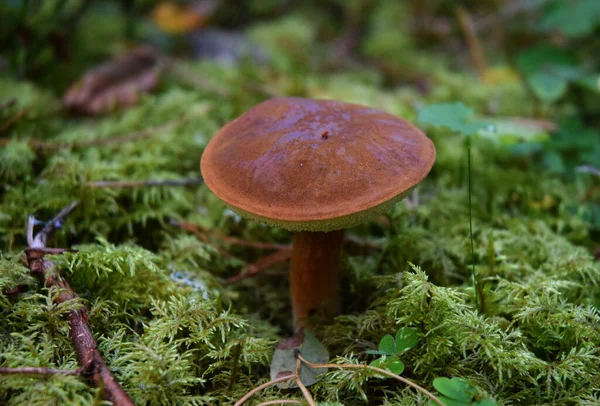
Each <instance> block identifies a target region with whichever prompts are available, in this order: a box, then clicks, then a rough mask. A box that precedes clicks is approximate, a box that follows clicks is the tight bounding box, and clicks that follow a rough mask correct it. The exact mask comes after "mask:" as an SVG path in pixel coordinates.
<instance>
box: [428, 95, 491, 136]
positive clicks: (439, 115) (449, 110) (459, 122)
mask: <svg viewBox="0 0 600 406" xmlns="http://www.w3.org/2000/svg"><path fill="white" fill-rule="evenodd" d="M472 117H473V110H472V109H470V108H468V107H467V106H465V105H464V104H462V103H460V102H455V103H441V104H435V105H431V106H427V107H424V108H422V109H421V110H419V118H418V120H419V123H420V124H429V125H433V126H436V127H447V128H449V129H450V130H452V131H455V132H457V133H459V134H461V135H465V136H469V135H473V134H475V133H477V132H478V131H480V130H484V129H489V128H490V125H491V124H489V123H487V122H484V121H479V120H473V119H472Z"/></svg>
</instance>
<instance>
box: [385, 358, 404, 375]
mask: <svg viewBox="0 0 600 406" xmlns="http://www.w3.org/2000/svg"><path fill="white" fill-rule="evenodd" d="M385 367H386V368H387V369H388V370H389V371H390V372H391V373H393V374H396V375H400V374H401V373H402V372H403V371H404V363H403V362H402V361H400V360H399V359H398V360H395V361H392V362H390V363H389V364H386V366H385Z"/></svg>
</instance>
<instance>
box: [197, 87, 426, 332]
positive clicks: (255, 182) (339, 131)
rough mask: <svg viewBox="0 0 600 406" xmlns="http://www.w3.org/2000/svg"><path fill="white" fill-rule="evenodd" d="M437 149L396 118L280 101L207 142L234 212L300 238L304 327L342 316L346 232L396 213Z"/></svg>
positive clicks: (205, 163)
mask: <svg viewBox="0 0 600 406" xmlns="http://www.w3.org/2000/svg"><path fill="white" fill-rule="evenodd" d="M434 161H435V147H434V146H433V143H432V142H431V140H429V138H427V137H426V136H425V134H423V133H422V132H421V131H420V130H419V129H417V128H416V127H414V126H413V125H411V124H410V123H408V122H406V121H404V120H402V119H400V118H398V117H395V116H393V115H391V114H388V113H385V112H383V111H380V110H375V109H372V108H370V107H366V106H361V105H357V104H348V103H342V102H339V101H333V100H312V99H303V98H293V97H289V98H287V97H286V98H275V99H270V100H267V101H265V102H263V103H260V104H258V105H256V106H254V107H253V108H251V109H250V110H248V111H247V112H245V113H244V114H242V115H241V116H240V117H239V118H237V119H235V120H233V121H232V122H230V123H228V124H227V125H225V126H224V127H223V128H222V129H221V130H219V132H217V134H216V135H215V136H214V137H213V139H212V140H211V141H210V142H209V144H208V145H207V147H206V149H205V151H204V154H203V155H202V159H201V163H200V168H201V171H202V175H203V178H204V181H205V182H206V185H207V186H208V187H209V189H210V190H212V191H213V192H214V193H215V194H216V195H217V196H218V197H219V198H220V199H221V200H223V201H224V202H225V203H226V204H227V205H228V206H229V207H230V208H231V209H232V210H233V211H235V212H237V213H239V214H240V215H242V216H244V217H247V218H250V219H254V220H257V221H260V222H263V223H267V224H269V225H272V226H279V227H283V228H285V229H288V230H290V231H294V232H295V237H294V246H293V253H292V262H291V274H290V290H291V296H292V309H293V314H294V321H295V326H296V329H299V328H301V327H308V325H309V324H308V318H309V317H310V316H313V315H321V316H323V317H324V318H325V319H331V318H333V316H335V315H336V314H338V313H339V312H340V307H341V303H340V288H339V278H338V262H339V257H340V252H341V249H342V245H343V241H344V229H345V228H348V227H352V226H355V225H357V224H359V223H362V222H364V221H365V220H367V219H369V218H372V217H374V216H376V215H378V214H380V213H382V212H384V211H385V210H387V209H389V208H391V207H392V206H393V205H394V204H395V203H396V202H397V201H398V200H400V199H401V198H402V197H403V196H404V195H405V194H406V192H407V191H409V190H410V189H412V188H413V187H414V186H416V185H417V184H418V183H419V182H420V181H421V180H423V178H425V176H426V175H427V174H428V172H429V170H430V169H431V167H432V165H433V163H434Z"/></svg>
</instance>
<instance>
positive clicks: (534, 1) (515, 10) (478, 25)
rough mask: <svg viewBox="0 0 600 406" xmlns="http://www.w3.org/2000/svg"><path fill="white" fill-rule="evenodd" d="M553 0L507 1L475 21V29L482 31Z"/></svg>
mask: <svg viewBox="0 0 600 406" xmlns="http://www.w3.org/2000/svg"><path fill="white" fill-rule="evenodd" d="M551 1H552V0H529V1H513V2H506V3H505V6H504V7H502V8H501V9H500V10H497V11H496V12H494V13H493V14H489V15H487V16H484V17H483V18H480V19H478V20H477V21H475V30H476V31H482V30H486V29H488V28H491V27H494V26H495V25H498V24H502V23H505V22H506V21H507V20H509V19H512V18H514V17H516V16H517V15H519V14H523V13H528V12H530V11H533V10H536V9H539V8H541V7H543V6H544V5H545V4H546V3H549V2H551Z"/></svg>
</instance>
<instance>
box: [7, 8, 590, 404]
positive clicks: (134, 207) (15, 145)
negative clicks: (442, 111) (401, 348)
mask: <svg viewBox="0 0 600 406" xmlns="http://www.w3.org/2000/svg"><path fill="white" fill-rule="evenodd" d="M400 11H401V10H400ZM400 11H398V12H400ZM378 13H380V14H381V13H383V14H386V12H385V10H383V11H379V12H378ZM391 15H392V14H390V16H391ZM390 18H391V17H390ZM90 21H91V20H90ZM311 21H312V20H310V19H307V18H306V17H304V16H297V15H295V16H292V17H288V19H285V20H282V21H279V22H274V23H270V24H267V25H265V26H263V27H262V28H260V29H258V28H257V29H256V30H255V31H254V32H255V34H256V36H257V37H260V38H263V39H265V38H264V37H266V39H265V41H266V40H270V42H271V44H272V45H273V49H274V51H273V52H281V53H284V54H279V55H276V56H275V58H274V64H273V65H274V66H268V67H261V68H257V67H253V68H248V66H246V65H241V66H238V67H236V66H234V67H228V68H223V67H222V66H220V65H218V64H214V63H211V62H208V61H204V62H201V63H198V64H197V65H194V66H192V70H193V71H194V72H196V73H202V74H203V75H205V76H206V77H207V78H208V79H209V80H213V81H214V83H218V84H219V85H220V86H222V87H224V88H225V89H226V90H227V91H228V92H229V93H228V96H227V97H223V96H218V95H215V94H214V93H213V92H211V91H210V90H202V89H194V88H191V87H182V84H181V83H178V82H177V79H176V78H174V77H169V78H167V79H165V81H164V82H163V84H162V86H161V88H160V89H159V90H158V91H156V92H155V93H153V94H151V95H146V96H144V97H143V98H142V100H141V102H140V104H139V105H138V106H136V107H134V108H132V109H130V110H128V111H125V112H115V113H113V114H111V115H108V116H105V117H99V118H95V119H91V118H81V117H69V116H65V115H64V114H63V112H61V111H60V110H59V109H57V108H55V106H56V105H57V101H56V98H54V97H53V96H51V95H49V94H48V93H47V92H46V91H44V90H42V89H41V88H39V87H38V86H36V85H34V84H31V83H25V82H18V81H14V80H9V79H1V80H0V93H1V94H2V95H3V97H7V98H10V97H14V98H16V100H17V103H16V105H15V106H13V107H11V110H10V111H9V112H5V113H3V114H4V115H3V116H2V117H3V119H5V117H9V116H12V115H13V114H15V113H17V112H18V111H20V110H22V109H23V108H30V113H29V114H27V115H25V116H24V117H22V119H21V120H19V121H18V122H17V123H15V125H14V126H13V127H12V128H11V130H10V132H8V133H7V134H6V136H8V137H9V138H11V139H12V142H10V143H8V144H7V145H6V146H5V147H2V149H0V180H1V182H0V249H1V250H2V257H0V292H4V291H6V290H9V289H12V288H14V287H15V286H17V285H24V288H23V291H22V293H20V294H17V295H7V294H4V293H0V365H1V366H3V367H19V366H46V367H52V368H62V369H73V368H76V367H77V361H76V356H75V352H74V350H73V348H72V346H71V343H70V339H69V336H68V325H67V323H66V321H65V320H64V318H63V316H64V314H65V313H66V312H68V311H69V310H71V309H74V308H81V307H82V306H85V307H86V308H87V309H88V313H89V316H90V321H91V324H92V328H93V331H94V335H95V337H96V338H97V341H98V345H99V348H100V351H101V352H102V354H103V356H104V358H105V360H106V362H107V364H108V365H109V367H110V368H111V370H112V371H113V372H114V374H115V376H116V378H117V380H118V381H119V382H121V383H122V384H123V386H124V388H125V389H126V390H127V392H128V393H129V394H130V395H131V396H132V397H133V399H134V400H135V401H136V402H137V404H147V405H160V404H165V405H166V404H196V405H227V404H233V403H234V402H235V400H237V399H239V398H240V397H241V396H243V395H244V394H245V393H246V392H248V391H249V390H251V389H252V388H253V387H255V386H257V385H259V384H261V383H264V382H266V380H268V376H269V367H268V365H269V363H270V357H271V355H272V352H273V348H274V346H275V343H276V341H277V339H278V338H279V337H282V336H286V335H289V334H290V332H291V326H290V324H291V322H290V320H291V309H290V304H289V294H288V286H287V279H286V271H287V267H286V266H285V265H283V266H280V267H278V268H277V269H275V270H274V272H270V271H269V272H264V273H262V274H261V275H259V276H257V277H256V278H247V279H244V280H242V281H240V282H239V283H237V284H233V285H226V284H224V283H223V281H224V280H225V279H226V278H228V277H230V276H232V275H235V274H237V273H239V272H241V271H242V270H243V268H244V267H245V266H246V265H248V264H252V263H253V262H255V261H256V260H258V259H259V258H260V257H261V256H263V255H266V254H268V253H270V251H267V250H257V249H252V248H248V247H240V246H236V245H234V244H230V243H227V242H224V241H223V239H222V238H220V237H219V235H232V236H236V237H239V238H243V239H248V240H252V241H263V242H276V243H280V244H285V243H289V242H290V241H291V234H290V233H288V232H286V231H284V230H282V229H279V228H272V227H266V226H264V225H262V224H259V223H257V222H254V221H249V220H245V219H243V218H240V217H239V216H237V215H235V214H233V213H232V212H231V211H229V210H227V209H226V207H225V206H224V205H223V204H222V203H221V202H220V201H218V199H217V198H216V197H215V196H214V195H212V194H211V193H210V191H208V190H207V189H206V188H205V187H204V186H193V187H185V188H176V187H158V186H156V187H138V188H93V187H91V186H90V185H89V184H88V183H89V182H91V181H100V180H146V179H175V178H191V177H199V176H200V174H199V167H198V166H199V165H198V164H199V159H200V156H201V153H202V150H203V148H204V146H205V145H206V143H207V142H208V140H209V139H210V137H211V136H212V134H214V133H215V132H216V130H217V129H218V128H220V127H221V126H222V125H223V124H224V123H225V122H227V121H229V120H231V119H232V118H234V117H235V116H237V115H238V114H240V113H241V112H243V111H245V110H246V109H247V108H249V107H250V106H252V105H254V104H255V103H256V102H257V101H259V100H261V99H263V98H264V95H263V94H260V93H258V92H254V91H253V90H252V89H251V88H244V87H242V86H241V84H244V83H245V81H247V80H251V81H253V82H265V83H266V84H268V85H269V86H272V88H273V89H276V90H280V91H282V92H287V91H289V90H290V89H294V92H299V93H302V94H303V95H304V96H307V97H328V98H336V99H340V100H343V101H346V102H358V103H362V104H367V105H371V106H373V107H376V108H380V109H383V110H386V111H389V112H391V113H394V114H398V115H401V116H403V117H406V118H408V119H410V120H413V121H414V119H415V118H416V109H415V107H418V106H421V105H424V104H427V103H431V102H439V101H450V100H456V99H459V100H462V101H463V102H465V103H466V104H470V105H471V106H472V107H473V108H474V109H475V110H476V111H478V112H486V111H490V110H493V111H494V112H496V113H497V114H498V115H519V116H526V115H529V114H530V113H531V112H533V111H535V109H536V106H535V103H534V102H533V101H532V100H530V98H529V96H528V95H527V93H526V91H525V90H524V89H523V87H522V86H521V85H520V84H518V83H504V84H498V85H481V84H479V83H478V82H477V79H476V78H474V77H473V76H472V75H470V74H468V73H457V72H453V71H451V70H449V69H448V68H447V66H446V65H445V64H438V63H437V62H438V59H437V58H436V57H429V56H428V55H427V54H425V53H423V55H420V56H419V58H416V59H414V60H413V61H414V66H416V67H417V68H418V69H421V70H422V72H424V74H426V75H428V77H429V78H430V79H431V80H432V81H433V82H434V83H435V86H434V87H432V90H431V91H430V92H429V93H427V94H421V93H419V92H417V91H416V90H415V89H414V88H408V87H402V88H399V89H384V88H383V85H384V82H385V80H384V78H383V77H382V75H380V74H379V73H377V72H374V71H373V69H370V68H365V69H362V68H353V69H350V70H348V71H345V72H344V73H343V74H341V73H339V72H331V73H327V72H317V71H311V72H312V73H310V74H305V72H304V70H305V67H306V66H310V65H306V64H305V63H306V60H305V59H303V58H304V57H305V56H306V55H304V54H302V53H300V54H293V52H292V51H290V52H291V53H292V54H291V55H288V54H285V52H286V51H287V49H286V48H288V47H287V46H286V44H288V43H287V42H283V46H282V45H281V43H279V44H278V43H277V39H276V37H275V36H273V37H271V32H275V31H279V34H280V36H279V37H282V38H286V37H290V36H291V37H294V36H297V37H298V38H297V41H298V42H299V43H302V44H308V45H310V44H312V43H313V42H314V41H316V40H317V38H318V30H316V29H315V28H314V27H304V26H302V24H304V23H305V22H308V23H310V22H311ZM392 22H393V21H392ZM386 24H389V22H386ZM386 26H387V25H386ZM401 28H402V27H399V28H398V31H399V32H402V31H403V29H401ZM376 35H377V31H376V30H374V31H373V32H370V33H369V36H368V38H369V41H368V42H369V44H365V45H364V46H365V47H366V49H367V50H368V52H369V54H370V55H374V56H377V55H384V54H385V52H387V51H385V50H386V49H390V48H389V47H390V46H392V45H394V44H393V41H391V39H390V38H375V36H376ZM371 36H372V37H371ZM371 40H373V41H372V42H371ZM390 44H391V45H390ZM402 44H403V47H405V48H406V49H407V52H409V51H410V52H414V50H412V51H411V49H412V46H413V45H412V44H410V43H409V41H408V40H406V41H404V42H402ZM384 51H385V52H384ZM397 62H398V61H397ZM295 63H298V64H301V65H302V66H300V67H299V68H298V67H297V66H295ZM297 68H298V69H297ZM186 86H188V85H186ZM490 106H493V109H488V107H490ZM545 108H546V109H549V112H550V113H552V114H557V115H559V114H560V113H561V111H562V110H561V109H563V108H564V106H562V107H556V108H554V107H548V106H546V107H545ZM182 116H185V117H186V118H187V121H185V122H182V123H181V124H180V125H176V126H173V127H171V128H169V129H165V130H162V131H154V132H152V131H151V132H150V133H149V134H148V135H147V136H145V137H143V138H139V139H136V140H133V141H128V142H124V143H118V144H105V145H95V146H81V145H79V146H78V145H75V144H77V143H85V142H90V141H99V140H104V139H109V138H114V137H119V136H122V135H125V134H129V133H131V132H135V131H139V130H143V129H147V128H153V127H156V126H158V125H161V124H164V123H167V122H171V121H173V120H179V119H180V118H182ZM428 135H429V136H430V137H431V138H432V139H433V140H434V142H435V144H436V150H437V161H436V165H435V166H434V168H433V169H432V172H431V173H430V175H429V176H428V178H427V179H426V180H425V181H424V182H422V183H421V184H420V186H419V188H418V189H417V191H416V193H418V204H417V203H416V200H415V199H414V196H413V195H411V196H409V197H408V201H409V202H408V203H411V204H406V201H405V202H400V203H398V204H396V205H395V206H394V207H393V208H392V209H391V210H390V211H389V212H386V214H385V217H383V218H382V217H379V218H377V219H376V220H372V221H369V222H366V223H364V224H361V225H358V226H356V227H355V228H353V229H351V230H349V232H348V234H349V235H351V236H353V237H358V238H360V239H364V240H365V241H367V242H369V243H372V245H373V246H374V247H371V248H356V247H353V246H351V245H349V246H348V249H347V250H346V253H345V255H344V258H343V261H342V262H343V270H342V271H343V272H342V274H343V279H342V295H343V297H344V307H345V313H344V314H343V315H341V316H339V317H338V318H337V319H336V321H335V323H333V324H332V325H331V326H322V327H320V328H319V329H317V331H316V334H317V335H318V336H319V337H320V338H321V339H322V341H323V342H324V343H325V344H326V345H327V347H328V349H329V351H330V354H331V355H332V358H334V359H335V360H336V361H339V362H342V361H343V362H370V361H371V360H372V359H373V358H372V356H369V355H368V354H365V350H367V349H371V348H372V347H373V346H375V345H376V344H377V343H378V342H379V340H380V339H381V337H383V336H384V335H385V334H390V333H393V332H394V331H396V330H397V329H398V328H399V327H417V328H419V330H420V331H422V332H423V336H422V338H421V339H420V340H419V342H418V344H417V346H416V347H414V348H413V349H411V350H410V351H409V352H407V353H405V354H403V356H402V361H403V363H404V364H405V367H406V369H405V371H404V373H403V375H404V376H406V377H407V378H410V379H412V380H413V381H415V382H416V383H418V384H420V385H422V386H424V387H426V388H428V389H432V382H433V379H434V378H436V377H440V376H446V377H451V376H459V377H462V378H464V379H466V380H468V381H469V382H470V383H472V384H473V385H475V386H477V388H478V390H479V391H480V392H481V394H482V395H483V394H485V395H486V396H490V397H491V398H493V399H495V400H496V401H497V402H498V404H564V405H575V404H596V403H598V397H599V396H600V395H599V393H600V384H599V383H598V380H597V377H598V376H600V367H599V365H600V363H599V362H598V352H597V348H598V347H599V346H600V329H599V328H598V325H600V316H599V314H598V310H597V309H598V306H599V304H600V289H599V288H598V284H599V283H600V265H599V263H598V262H597V261H594V259H593V257H592V256H591V255H590V250H589V248H590V247H595V245H597V238H598V236H597V231H595V230H596V229H595V228H594V227H595V226H594V224H593V223H592V221H591V217H590V216H589V213H587V212H586V211H585V210H584V209H583V208H582V206H581V204H580V201H581V200H582V199H583V198H584V197H585V195H586V193H587V192H588V190H589V187H590V184H592V185H594V183H591V182H590V181H589V179H581V178H579V177H578V175H577V174H575V175H573V178H572V180H570V181H566V180H565V179H563V178H561V177H560V176H558V175H556V174H551V173H548V172H544V171H540V170H539V167H538V166H537V165H535V164H534V163H532V162H531V158H530V157H523V156H522V155H515V154H513V153H512V152H511V150H510V148H507V146H506V145H505V143H502V142H495V140H494V139H493V136H492V137H491V136H489V135H488V137H487V138H479V137H475V138H473V140H472V142H473V173H472V175H473V185H474V190H473V196H472V198H473V225H474V243H475V253H474V254H475V255H474V262H475V267H476V270H477V273H478V274H479V275H480V278H481V280H480V281H479V283H480V285H481V286H482V293H483V298H484V309H485V311H484V312H483V313H477V312H475V310H474V309H475V304H474V292H473V288H472V284H471V279H470V278H471V273H470V269H469V267H468V266H469V262H470V251H469V239H468V235H469V234H468V210H467V194H466V165H465V164H466V152H465V149H464V140H463V139H461V138H459V137H457V136H454V135H452V134H449V133H448V132H445V131H430V132H429V133H428ZM33 139H35V140H41V141H44V142H45V143H48V144H52V145H58V144H60V145H61V147H60V148H57V149H47V150H43V149H42V150H40V149H37V148H34V147H32V146H30V144H28V140H33ZM75 199H77V200H79V201H80V204H79V206H78V208H77V209H76V210H75V211H74V213H73V214H72V215H71V216H70V217H69V219H68V221H67V223H66V226H65V228H64V229H63V230H61V231H60V232H58V233H57V235H56V236H55V237H54V238H53V239H52V241H51V242H50V244H49V245H50V246H57V247H70V246H72V247H74V248H76V249H77V250H78V251H77V252H72V253H65V254H63V255H60V256H54V257H53V258H52V259H53V260H54V261H55V262H56V264H57V266H58V269H59V270H60V271H61V273H62V275H63V276H64V277H65V278H66V279H67V280H68V281H69V283H70V284H71V286H72V287H73V289H74V290H75V291H76V292H77V293H78V294H79V296H80V297H79V299H78V300H77V301H75V302H72V303H67V304H63V305H55V304H54V303H53V300H52V299H53V298H54V297H55V295H56V294H57V292H56V291H54V290H51V291H48V290H47V289H45V288H43V287H41V286H39V285H38V283H37V281H34V280H33V279H32V278H31V277H30V276H28V272H27V269H26V268H25V267H24V266H23V264H22V259H21V258H22V250H23V249H24V247H25V246H26V241H25V225H26V222H27V217H28V216H29V215H30V214H34V215H35V216H36V217H37V218H39V219H41V220H45V219H49V218H50V217H51V216H52V215H54V214H55V213H56V212H57V211H58V210H59V209H60V208H62V207H63V206H65V205H67V204H68V203H70V202H71V201H73V200H75ZM171 219H176V220H184V221H189V222H193V223H197V224H200V225H202V226H203V227H204V228H206V229H208V230H209V231H208V232H207V233H206V234H207V239H206V241H201V240H199V239H198V238H196V237H195V236H194V235H192V234H189V233H186V232H185V231H183V230H180V229H177V228H175V227H173V226H172V225H171V222H170V220H171ZM595 233H596V234H595ZM310 389H311V390H312V391H313V393H314V394H315V397H316V398H317V400H318V401H319V402H320V403H319V404H320V405H330V406H334V405H335V406H338V405H342V404H344V405H358V404H386V405H419V404H420V405H422V404H426V403H427V399H425V398H424V396H423V395H421V394H418V393H417V392H415V391H413V390H411V389H407V388H405V387H402V386H400V385H399V384H396V383H393V382H392V381H391V380H384V379H378V378H373V377H368V376H367V375H366V374H364V373H362V372H358V373H356V372H348V371H331V372H330V373H328V374H327V375H326V376H325V377H324V379H323V380H322V381H320V382H319V383H317V384H315V385H314V386H312V387H311V388H310ZM299 397H300V395H299V394H298V393H297V392H294V391H281V390H279V389H277V388H269V389H267V390H265V391H263V392H261V393H260V394H258V395H256V402H258V401H267V400H274V399H281V398H286V399H291V398H294V399H298V398H299ZM0 399H3V400H5V402H6V403H7V404H10V405H21V404H32V405H36V404H39V405H46V404H73V405H77V404H80V405H88V404H93V403H94V402H96V404H100V401H99V400H98V399H100V393H99V390H98V389H95V388H92V387H90V386H89V385H87V384H86V383H85V382H83V381H81V380H78V379H75V378H73V377H63V376H54V377H50V378H42V377H37V376H10V377H3V379H0Z"/></svg>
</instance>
